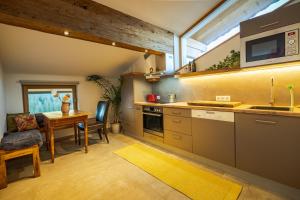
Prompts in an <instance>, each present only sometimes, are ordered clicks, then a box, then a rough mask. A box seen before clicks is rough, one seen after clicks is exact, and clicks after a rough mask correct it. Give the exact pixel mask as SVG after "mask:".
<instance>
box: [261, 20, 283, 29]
mask: <svg viewBox="0 0 300 200" xmlns="http://www.w3.org/2000/svg"><path fill="white" fill-rule="evenodd" d="M278 23H279V21H276V22H272V23H269V24H265V25H262V26H260V28H268V27H269V26H273V25H276V24H278Z"/></svg>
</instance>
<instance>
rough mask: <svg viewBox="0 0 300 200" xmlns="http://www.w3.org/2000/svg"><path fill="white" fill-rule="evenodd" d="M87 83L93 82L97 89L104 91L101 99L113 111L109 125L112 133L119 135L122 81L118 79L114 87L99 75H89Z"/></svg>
mask: <svg viewBox="0 0 300 200" xmlns="http://www.w3.org/2000/svg"><path fill="white" fill-rule="evenodd" d="M87 80H88V81H94V82H95V83H96V84H97V85H98V86H99V87H101V88H102V89H103V90H104V93H103V95H102V98H103V99H105V100H107V101H109V102H110V104H111V105H112V110H113V122H112V123H111V127H112V132H113V133H120V130H121V124H120V105H121V89H122V83H123V81H122V79H121V78H119V84H118V85H117V86H116V85H114V84H112V83H111V82H110V81H109V80H107V79H105V78H104V77H102V76H99V75H91V76H88V77H87Z"/></svg>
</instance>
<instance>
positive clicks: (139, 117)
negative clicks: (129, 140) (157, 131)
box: [135, 105, 144, 137]
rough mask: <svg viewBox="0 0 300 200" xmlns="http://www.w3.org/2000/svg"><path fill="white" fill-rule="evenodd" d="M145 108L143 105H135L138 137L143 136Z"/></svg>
mask: <svg viewBox="0 0 300 200" xmlns="http://www.w3.org/2000/svg"><path fill="white" fill-rule="evenodd" d="M143 132H144V131H143V108H142V106H138V105H136V106H135V134H136V135H137V136H138V137H143V135H144V134H143Z"/></svg>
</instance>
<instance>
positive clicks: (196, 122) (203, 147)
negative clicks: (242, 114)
mask: <svg viewBox="0 0 300 200" xmlns="http://www.w3.org/2000/svg"><path fill="white" fill-rule="evenodd" d="M199 111H200V112H199ZM207 112H209V113H207ZM192 116H193V118H192V136H193V152H194V153H195V154H198V155H200V156H203V157H206V158H208V159H211V160H215V161H218V162H221V163H224V164H227V165H231V166H235V139H234V138H235V135H234V113H233V112H218V111H217V112H216V111H213V113H212V112H211V111H205V110H192Z"/></svg>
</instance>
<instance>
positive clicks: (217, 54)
mask: <svg viewBox="0 0 300 200" xmlns="http://www.w3.org/2000/svg"><path fill="white" fill-rule="evenodd" d="M231 50H235V51H239V50H240V35H239V34H238V35H236V36H234V37H232V38H231V39H229V40H227V41H225V42H224V43H222V44H221V45H220V46H217V47H216V48H214V49H212V50H211V51H209V52H207V53H206V54H204V55H203V56H201V57H200V58H199V59H197V60H196V61H195V62H196V66H197V70H198V71H201V70H203V69H206V68H207V67H210V66H212V65H213V64H218V63H219V61H221V60H223V59H224V58H226V56H228V55H229V54H230V51H231Z"/></svg>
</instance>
